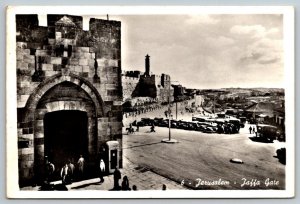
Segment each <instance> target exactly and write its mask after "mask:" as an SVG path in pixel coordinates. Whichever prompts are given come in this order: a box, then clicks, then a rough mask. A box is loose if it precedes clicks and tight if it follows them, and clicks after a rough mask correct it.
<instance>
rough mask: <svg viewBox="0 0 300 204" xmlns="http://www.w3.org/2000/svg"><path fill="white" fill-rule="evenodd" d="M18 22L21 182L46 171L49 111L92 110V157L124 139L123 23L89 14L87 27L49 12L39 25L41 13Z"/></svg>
mask: <svg viewBox="0 0 300 204" xmlns="http://www.w3.org/2000/svg"><path fill="white" fill-rule="evenodd" d="M16 28H17V36H16V41H17V48H16V59H17V67H16V72H17V104H18V145H19V152H18V155H19V178H20V185H23V184H26V183H28V182H33V180H34V179H37V178H35V177H36V176H37V175H39V173H41V174H42V173H43V172H37V171H39V169H41V165H42V164H43V162H44V156H45V155H44V154H45V152H44V139H43V138H44V132H43V131H44V129H43V128H44V127H43V117H44V115H45V114H47V113H48V112H53V111H60V110H80V111H84V112H87V113H88V115H89V127H88V129H89V136H88V137H89V141H90V143H89V147H88V149H89V153H90V154H89V155H88V156H89V157H94V156H95V157H96V155H97V154H98V152H99V147H100V146H101V145H103V144H104V143H105V142H106V141H108V140H118V141H119V142H120V145H122V106H121V104H122V84H121V23H120V22H118V21H107V20H100V19H91V20H90V30H89V31H83V30H82V17H78V16H69V15H66V16H65V15H48V27H39V26H38V19H37V15H17V16H16ZM66 82H67V83H69V84H71V85H70V86H64V87H62V84H63V83H66ZM54 89H55V90H56V91H52V92H51V90H54ZM58 90H59V91H58ZM119 156H120V157H119V158H120V160H119V163H120V166H122V152H121V149H120V151H119ZM92 162H96V161H92Z"/></svg>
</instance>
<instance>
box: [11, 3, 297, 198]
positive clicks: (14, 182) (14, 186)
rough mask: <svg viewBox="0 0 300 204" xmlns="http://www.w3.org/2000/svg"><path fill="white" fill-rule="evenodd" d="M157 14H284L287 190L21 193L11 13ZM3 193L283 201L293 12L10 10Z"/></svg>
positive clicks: (291, 131) (290, 184) (290, 179)
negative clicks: (5, 176)
mask: <svg viewBox="0 0 300 204" xmlns="http://www.w3.org/2000/svg"><path fill="white" fill-rule="evenodd" d="M47 13H51V14H61V13H68V14H70V15H103V14H104V15H106V14H107V13H109V14H110V15H126V14H135V15H156V14H283V16H284V18H283V24H284V29H283V33H284V35H283V36H284V37H283V39H284V70H285V87H284V88H285V97H286V98H285V104H286V112H285V114H286V135H287V137H286V138H287V139H286V145H287V164H286V190H199V191H197V190H195V191H194V190H186V191H182V190H181V191H180V190H168V191H152V190H148V191H129V192H128V191H127V192H122V191H119V192H115V191H114V192H112V191H101V192H99V191H96V190H92V191H91V190H84V191H67V192H53V191H52V192H45V191H20V190H19V187H18V162H16V161H18V149H17V145H16V144H17V137H16V135H17V121H16V115H17V109H16V107H17V98H16V69H15V67H16V60H15V58H16V56H15V53H16V42H15V36H16V35H15V33H16V30H15V15H16V14H47ZM6 28H7V33H6V38H7V50H6V53H7V58H6V60H7V61H6V88H7V89H6V159H7V161H6V165H7V167H6V173H7V181H6V188H7V189H6V190H7V197H8V198H288V197H294V195H295V103H294V102H295V60H294V59H295V58H294V57H295V56H294V8H293V7H291V6H259V7H256V6H251V7H250V6H249V7H248V6H247V7H245V6H226V7H224V6H223V7H221V6H218V7H216V6H205V7H200V6H12V7H8V8H7V21H6Z"/></svg>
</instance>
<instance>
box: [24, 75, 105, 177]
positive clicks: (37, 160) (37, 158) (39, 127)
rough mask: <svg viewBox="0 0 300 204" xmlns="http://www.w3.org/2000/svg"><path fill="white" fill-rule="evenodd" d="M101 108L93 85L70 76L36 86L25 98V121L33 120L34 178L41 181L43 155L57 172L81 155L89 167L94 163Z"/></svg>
mask: <svg viewBox="0 0 300 204" xmlns="http://www.w3.org/2000/svg"><path fill="white" fill-rule="evenodd" d="M103 107H104V104H103V101H102V99H101V96H100V95H99V93H98V92H97V90H96V89H95V88H94V87H93V85H92V84H90V83H89V82H88V81H86V80H85V79H83V78H81V77H79V76H76V75H74V74H71V73H68V74H65V75H62V74H58V75H55V76H52V77H51V78H49V79H47V80H45V81H44V82H43V83H41V84H40V85H39V86H38V88H37V90H36V91H35V93H34V94H32V95H31V96H30V98H29V99H28V102H27V104H26V108H27V110H28V113H27V114H25V116H26V117H25V118H24V120H26V118H27V119H29V118H33V135H34V144H33V147H34V169H33V170H34V175H35V177H36V178H37V179H39V178H43V173H44V172H43V169H44V168H43V166H44V163H45V161H44V158H45V156H48V158H49V160H50V161H51V162H53V163H54V164H55V166H56V167H57V168H56V170H59V169H60V167H61V166H62V165H63V164H64V163H65V162H67V161H68V160H71V161H73V162H75V161H77V159H78V158H79V155H81V154H82V155H84V157H85V158H86V160H87V161H88V164H89V165H91V166H93V165H94V164H95V163H96V162H97V152H98V149H99V148H98V144H97V141H98V136H99V137H101V135H98V133H97V126H98V120H97V118H101V117H103ZM99 125H100V124H99ZM100 139H101V138H100ZM91 169H92V168H91ZM56 174H57V175H59V172H56Z"/></svg>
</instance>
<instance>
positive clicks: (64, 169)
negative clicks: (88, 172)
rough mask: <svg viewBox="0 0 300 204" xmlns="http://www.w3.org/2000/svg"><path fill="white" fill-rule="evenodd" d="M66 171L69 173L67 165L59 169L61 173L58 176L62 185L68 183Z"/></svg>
mask: <svg viewBox="0 0 300 204" xmlns="http://www.w3.org/2000/svg"><path fill="white" fill-rule="evenodd" d="M68 171H69V167H68V164H65V165H64V166H63V167H62V168H61V171H60V176H61V180H62V184H63V185H65V184H67V183H68Z"/></svg>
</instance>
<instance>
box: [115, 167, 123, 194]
mask: <svg viewBox="0 0 300 204" xmlns="http://www.w3.org/2000/svg"><path fill="white" fill-rule="evenodd" d="M120 179H121V172H120V170H119V169H118V168H116V169H115V171H114V190H120V185H119V180H120Z"/></svg>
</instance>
